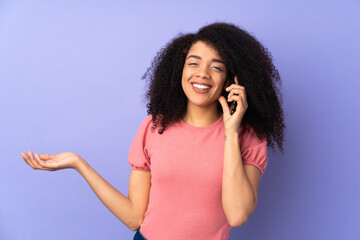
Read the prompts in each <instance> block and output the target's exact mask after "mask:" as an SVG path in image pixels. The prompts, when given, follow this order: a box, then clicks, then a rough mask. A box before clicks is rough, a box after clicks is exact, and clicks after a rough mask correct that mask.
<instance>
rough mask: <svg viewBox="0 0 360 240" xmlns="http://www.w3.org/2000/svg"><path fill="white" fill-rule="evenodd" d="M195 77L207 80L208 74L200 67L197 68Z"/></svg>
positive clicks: (204, 68) (206, 70) (205, 68)
mask: <svg viewBox="0 0 360 240" xmlns="http://www.w3.org/2000/svg"><path fill="white" fill-rule="evenodd" d="M196 77H200V78H207V79H209V72H208V69H207V67H206V66H202V67H200V68H198V71H197V73H196Z"/></svg>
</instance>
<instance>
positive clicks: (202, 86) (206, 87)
mask: <svg viewBox="0 0 360 240" xmlns="http://www.w3.org/2000/svg"><path fill="white" fill-rule="evenodd" d="M193 86H194V87H197V88H199V89H209V88H210V87H208V86H205V85H200V84H196V83H193Z"/></svg>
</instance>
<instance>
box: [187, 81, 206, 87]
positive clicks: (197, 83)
mask: <svg viewBox="0 0 360 240" xmlns="http://www.w3.org/2000/svg"><path fill="white" fill-rule="evenodd" d="M194 83H195V84H199V85H204V86H207V87H211V85H210V84H208V83H201V82H192V83H191V85H192V84H194Z"/></svg>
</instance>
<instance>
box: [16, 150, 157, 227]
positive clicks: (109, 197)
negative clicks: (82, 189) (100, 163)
mask: <svg viewBox="0 0 360 240" xmlns="http://www.w3.org/2000/svg"><path fill="white" fill-rule="evenodd" d="M21 155H22V157H23V158H24V160H25V161H26V163H27V164H29V165H30V166H31V167H32V168H34V169H41V170H49V171H55V170H58V169H64V168H74V169H75V170H77V171H78V172H79V173H80V174H81V176H83V177H84V178H85V180H86V181H87V183H88V184H89V185H90V187H91V189H92V190H93V191H94V193H95V194H96V195H97V196H98V198H99V199H100V200H101V202H102V203H103V204H104V205H105V206H106V207H107V208H108V209H109V210H110V211H111V212H112V213H113V214H114V215H115V216H116V217H117V218H118V219H120V221H121V222H123V223H124V224H125V225H126V226H127V227H128V228H129V229H131V230H133V231H135V230H137V229H138V228H139V227H140V224H141V223H142V221H143V218H144V215H145V211H146V208H147V205H148V200H149V192H150V185H151V181H150V177H151V174H150V171H135V170H133V171H131V174H130V180H129V197H126V196H125V195H123V194H122V193H121V192H119V191H118V190H117V189H116V188H114V187H113V186H112V185H111V184H109V183H108V182H107V181H106V180H105V179H104V178H103V177H102V176H100V174H98V173H97V172H96V171H95V170H94V169H93V168H92V167H91V166H90V165H89V164H88V163H87V162H86V161H85V160H84V159H83V158H81V157H80V156H79V155H77V154H75V153H70V152H66V153H60V154H57V155H49V154H42V155H40V156H39V155H38V154H36V158H37V159H35V158H34V156H33V154H32V152H29V156H30V157H28V156H27V154H25V153H22V154H21Z"/></svg>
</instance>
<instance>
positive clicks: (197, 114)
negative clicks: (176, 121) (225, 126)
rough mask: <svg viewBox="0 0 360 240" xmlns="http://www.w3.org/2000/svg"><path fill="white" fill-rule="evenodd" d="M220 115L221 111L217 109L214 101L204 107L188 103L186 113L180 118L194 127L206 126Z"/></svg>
mask: <svg viewBox="0 0 360 240" xmlns="http://www.w3.org/2000/svg"><path fill="white" fill-rule="evenodd" d="M221 115H222V113H221V112H220V111H218V108H217V104H216V103H215V104H213V105H212V106H209V107H206V108H204V107H199V106H194V105H189V103H188V105H187V110H186V113H185V115H184V117H183V118H182V119H183V120H184V121H185V122H186V123H187V124H190V125H192V126H194V127H206V126H210V125H211V124H213V123H215V122H216V121H217V120H219V118H220V117H221Z"/></svg>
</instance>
